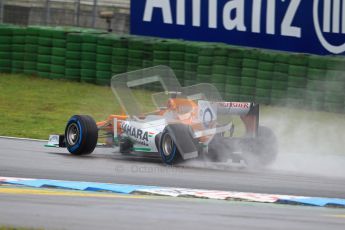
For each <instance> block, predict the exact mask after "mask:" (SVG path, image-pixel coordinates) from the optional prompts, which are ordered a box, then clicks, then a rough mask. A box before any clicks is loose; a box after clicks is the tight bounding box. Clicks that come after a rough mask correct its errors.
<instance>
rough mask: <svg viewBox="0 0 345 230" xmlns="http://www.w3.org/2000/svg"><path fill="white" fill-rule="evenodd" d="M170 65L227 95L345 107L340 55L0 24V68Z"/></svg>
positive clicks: (93, 78)
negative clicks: (310, 53)
mask: <svg viewBox="0 0 345 230" xmlns="http://www.w3.org/2000/svg"><path fill="white" fill-rule="evenodd" d="M156 65H167V66H170V67H171V68H172V69H173V70H174V72H175V74H176V76H177V78H178V80H179V81H180V83H181V84H182V85H186V86H187V85H191V84H195V83H201V82H204V83H212V84H214V85H215V86H216V87H217V88H218V89H219V91H220V93H221V94H222V96H223V98H224V99H225V100H228V101H254V102H258V103H262V104H271V105H280V106H286V105H289V106H293V107H298V108H299V107H303V108H310V109H316V110H325V111H330V112H345V103H344V101H345V58H344V57H343V56H316V55H309V54H298V53H287V52H276V51H269V50H259V49H252V48H246V47H238V46H230V45H226V44H222V43H202V42H189V41H182V40H168V39H159V38H150V37H138V36H129V35H116V34H108V33H106V32H104V31H99V30H94V29H81V28H74V27H42V26H29V27H18V26H13V25H0V73H25V74H30V75H37V76H40V77H44V78H51V79H68V80H73V81H82V82H88V83H95V84H99V85H108V84H109V83H110V78H111V76H113V75H115V74H119V73H123V72H127V71H132V70H137V69H141V68H145V67H151V66H156Z"/></svg>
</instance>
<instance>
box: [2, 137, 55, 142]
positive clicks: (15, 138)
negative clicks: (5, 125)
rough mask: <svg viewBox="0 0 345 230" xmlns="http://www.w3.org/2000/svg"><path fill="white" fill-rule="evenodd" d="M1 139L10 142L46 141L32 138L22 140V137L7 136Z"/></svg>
mask: <svg viewBox="0 0 345 230" xmlns="http://www.w3.org/2000/svg"><path fill="white" fill-rule="evenodd" d="M0 138H2V139H10V140H21V141H40V142H47V141H48V140H42V139H33V138H23V137H8V136H0Z"/></svg>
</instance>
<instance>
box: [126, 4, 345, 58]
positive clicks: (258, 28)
mask: <svg viewBox="0 0 345 230" xmlns="http://www.w3.org/2000/svg"><path fill="white" fill-rule="evenodd" d="M131 33H132V34H137V35H147V36H156V37H164V38H181V39H186V40H194V41H209V42H224V43H228V44H233V45H240V46H249V47H258V48H267V49H275V50H283V51H292V52H302V53H314V54H321V55H327V54H342V55H344V54H345V0H131Z"/></svg>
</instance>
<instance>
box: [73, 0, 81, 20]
mask: <svg viewBox="0 0 345 230" xmlns="http://www.w3.org/2000/svg"><path fill="white" fill-rule="evenodd" d="M75 4H76V7H75V12H74V13H75V23H74V24H75V25H76V26H79V24H80V0H75Z"/></svg>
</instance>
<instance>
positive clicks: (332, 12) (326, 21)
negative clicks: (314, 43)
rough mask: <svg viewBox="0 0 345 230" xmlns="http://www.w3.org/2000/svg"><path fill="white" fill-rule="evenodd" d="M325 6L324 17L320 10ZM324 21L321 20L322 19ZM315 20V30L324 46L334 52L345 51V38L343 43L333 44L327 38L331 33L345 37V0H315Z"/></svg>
mask: <svg viewBox="0 0 345 230" xmlns="http://www.w3.org/2000/svg"><path fill="white" fill-rule="evenodd" d="M321 6H323V12H322V14H323V15H322V17H320V15H319V12H320V9H322V8H321ZM321 18H322V21H321V22H320V19H321ZM313 20H314V26H315V31H316V34H317V36H318V39H319V41H320V42H321V44H322V46H323V47H324V48H325V49H327V50H328V51H329V52H331V53H333V54H341V53H343V52H345V39H344V41H343V44H338V45H336V44H332V43H331V42H330V41H328V40H327V39H326V36H327V35H329V34H331V33H332V34H334V35H338V36H339V35H340V36H342V38H344V37H345V1H344V0H314V5H313Z"/></svg>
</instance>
